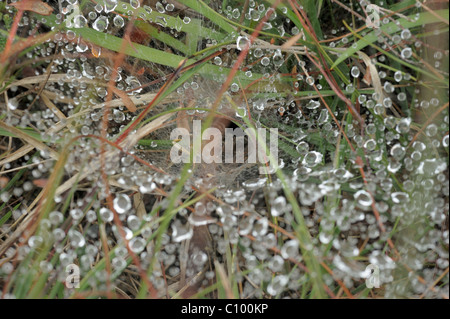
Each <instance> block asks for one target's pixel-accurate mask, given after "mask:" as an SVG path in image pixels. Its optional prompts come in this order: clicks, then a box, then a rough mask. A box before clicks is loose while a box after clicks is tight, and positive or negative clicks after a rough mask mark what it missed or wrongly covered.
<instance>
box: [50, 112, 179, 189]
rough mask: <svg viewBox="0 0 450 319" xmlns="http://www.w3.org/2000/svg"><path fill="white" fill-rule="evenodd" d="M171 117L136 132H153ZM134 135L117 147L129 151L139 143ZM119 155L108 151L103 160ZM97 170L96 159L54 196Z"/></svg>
mask: <svg viewBox="0 0 450 319" xmlns="http://www.w3.org/2000/svg"><path fill="white" fill-rule="evenodd" d="M171 116H172V114H167V115H164V116H161V117H159V118H158V119H155V120H154V121H152V122H150V123H148V124H147V125H145V126H144V127H142V128H141V129H140V130H138V131H140V133H139V134H144V132H147V134H148V133H149V132H152V131H153V130H156V129H158V128H159V127H161V125H162V124H163V123H164V122H165V121H167V120H168V119H169V118H170V117H171ZM136 134H138V133H135V134H131V135H130V136H128V137H127V138H126V139H125V140H124V141H122V142H121V143H120V144H119V146H120V147H122V148H123V149H130V148H131V147H133V146H134V145H136V143H137V142H139V138H137V137H136V136H135V135H136ZM145 135H146V134H144V135H143V136H145ZM140 136H142V135H140ZM119 153H120V150H118V149H114V150H111V151H108V152H107V153H106V155H105V158H106V159H107V160H110V159H113V160H116V159H117V156H118V155H119ZM99 168H100V161H99V160H98V159H96V160H95V161H93V162H92V163H90V164H89V167H88V168H87V169H86V170H84V171H80V172H78V173H77V174H75V175H74V176H72V177H71V178H69V179H68V180H67V181H65V182H64V183H63V184H62V185H60V186H59V187H58V188H57V189H56V193H55V194H56V195H60V194H62V193H64V192H65V191H67V190H69V189H71V188H72V186H73V185H74V184H75V182H76V181H77V180H83V179H84V178H86V177H87V176H88V175H90V174H92V173H94V172H97V171H98V170H99Z"/></svg>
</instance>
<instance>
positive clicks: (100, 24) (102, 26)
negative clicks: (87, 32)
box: [92, 16, 109, 32]
mask: <svg viewBox="0 0 450 319" xmlns="http://www.w3.org/2000/svg"><path fill="white" fill-rule="evenodd" d="M108 24H109V22H108V18H107V17H105V16H100V17H98V18H97V20H95V21H94V24H93V25H92V27H93V28H94V29H95V30H97V31H100V32H103V31H105V30H106V29H107V28H108Z"/></svg>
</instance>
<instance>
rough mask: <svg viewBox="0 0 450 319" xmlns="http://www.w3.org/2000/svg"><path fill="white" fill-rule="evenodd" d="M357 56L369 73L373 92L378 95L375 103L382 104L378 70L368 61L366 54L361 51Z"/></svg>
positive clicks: (381, 89) (381, 87)
mask: <svg viewBox="0 0 450 319" xmlns="http://www.w3.org/2000/svg"><path fill="white" fill-rule="evenodd" d="M358 56H359V58H360V59H362V60H363V61H364V63H365V64H366V66H367V69H368V70H369V73H370V78H371V82H372V85H373V88H374V89H375V92H377V93H378V95H379V98H378V100H377V102H378V103H380V104H382V103H383V98H384V94H383V86H382V85H381V80H380V76H379V75H378V70H377V68H376V66H375V65H374V64H373V63H372V60H371V59H370V57H369V56H368V55H367V54H365V53H364V52H362V51H358Z"/></svg>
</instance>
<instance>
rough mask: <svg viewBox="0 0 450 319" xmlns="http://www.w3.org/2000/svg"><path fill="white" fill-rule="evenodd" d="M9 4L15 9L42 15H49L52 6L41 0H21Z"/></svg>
mask: <svg viewBox="0 0 450 319" xmlns="http://www.w3.org/2000/svg"><path fill="white" fill-rule="evenodd" d="M9 5H10V6H12V7H14V8H16V9H17V10H24V11H31V12H34V13H37V14H40V15H43V16H49V15H50V14H52V12H53V8H52V7H50V6H49V5H48V4H46V3H45V2H42V1H41V0H21V1H17V2H15V3H10V4H9Z"/></svg>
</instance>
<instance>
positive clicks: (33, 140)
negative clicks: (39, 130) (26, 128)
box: [0, 121, 59, 159]
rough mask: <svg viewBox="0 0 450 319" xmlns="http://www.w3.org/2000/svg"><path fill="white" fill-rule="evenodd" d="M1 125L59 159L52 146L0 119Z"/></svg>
mask: <svg viewBox="0 0 450 319" xmlns="http://www.w3.org/2000/svg"><path fill="white" fill-rule="evenodd" d="M0 127H1V128H3V129H4V130H6V131H8V132H10V133H12V134H14V135H15V136H17V137H18V138H21V139H22V140H24V141H26V142H27V143H28V144H30V145H32V146H33V147H34V148H36V149H38V150H39V151H41V152H46V153H48V154H49V155H50V156H51V157H52V158H54V159H58V157H59V155H58V153H57V152H56V151H54V150H53V149H52V148H50V147H48V146H47V145H45V144H44V143H42V142H41V141H38V140H37V139H35V138H34V137H31V136H29V135H27V134H25V133H24V132H22V131H21V130H19V129H17V128H15V127H13V126H10V125H8V124H6V123H4V122H2V121H0Z"/></svg>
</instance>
